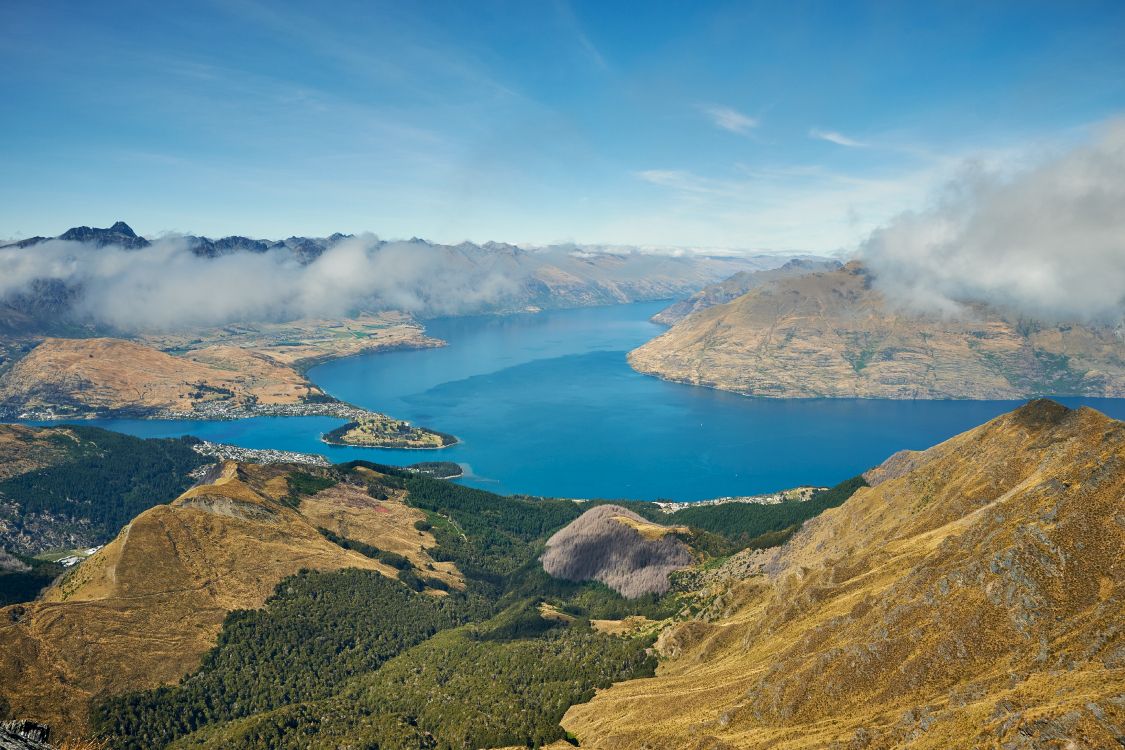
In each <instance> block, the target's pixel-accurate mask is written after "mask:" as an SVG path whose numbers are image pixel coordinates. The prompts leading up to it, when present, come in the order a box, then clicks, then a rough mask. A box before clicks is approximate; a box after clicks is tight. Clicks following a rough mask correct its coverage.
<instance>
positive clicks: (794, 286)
mask: <svg viewBox="0 0 1125 750" xmlns="http://www.w3.org/2000/svg"><path fill="white" fill-rule="evenodd" d="M870 281H871V280H870V278H869V276H868V274H867V272H866V271H865V270H864V268H863V267H862V266H860V265H859V264H857V263H849V264H848V265H847V266H845V267H844V268H842V269H840V270H837V271H831V272H824V273H812V274H806V275H801V276H797V277H790V278H783V279H780V280H777V281H775V282H772V283H770V284H768V285H765V286H762V287H759V288H757V289H753V290H751V291H750V292H748V293H747V294H744V295H743V296H741V297H738V298H737V299H735V300H732V301H731V302H728V303H726V304H723V305H719V306H716V307H712V308H710V309H707V310H703V311H702V312H698V313H696V314H694V315H690V316H689V317H687V318H686V319H684V320H683V321H682V322H680V323H679V324H677V325H676V326H674V327H673V328H672V329H671V330H669V331H667V332H665V333H664V334H663V335H661V336H659V337H657V338H655V339H653V340H652V341H650V342H648V343H647V344H645V345H644V346H642V347H640V348H638V349H635V350H633V351H632V352H630V353H629V363H630V364H631V365H632V366H633V367H634V368H635V369H636V370H638V371H640V372H643V373H648V374H651V375H657V376H659V377H662V378H665V379H668V380H674V381H678V382H684V383H691V384H694V385H704V386H709V387H713V388H719V389H722V390H729V391H735V392H737V393H745V394H748V395H754V396H770V397H779V398H813V397H860V398H904V399H905V398H973V399H1015V398H1025V397H1028V396H1033V395H1037V394H1053V395H1067V394H1077V395H1089V396H1110V397H1120V396H1125V340H1123V339H1122V338H1121V334H1120V331H1115V330H1113V329H1112V328H1110V327H1105V326H1103V327H1084V326H1080V325H1058V326H1038V325H1032V324H1028V323H1026V322H1020V321H1008V320H1005V319H1003V318H1002V317H1000V316H999V315H997V314H996V313H995V312H993V311H989V310H987V309H984V308H977V309H974V310H973V311H972V315H971V316H970V317H964V318H960V319H953V318H941V317H926V316H919V315H916V314H914V313H906V312H901V311H895V310H894V309H892V308H891V307H890V306H889V305H888V304H887V302H886V300H884V298H883V297H882V295H881V294H879V293H878V292H877V291H876V290H874V289H873V288H872V287H871V283H870Z"/></svg>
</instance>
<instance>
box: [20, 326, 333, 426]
mask: <svg viewBox="0 0 1125 750" xmlns="http://www.w3.org/2000/svg"><path fill="white" fill-rule="evenodd" d="M310 396H323V393H322V392H321V390H320V389H319V388H317V387H316V386H314V385H312V384H311V383H309V382H308V381H307V380H305V378H304V377H302V376H301V375H300V374H299V373H297V372H296V371H295V370H293V369H292V368H290V367H287V366H285V365H281V364H278V363H277V362H274V361H273V360H271V359H269V358H268V357H265V356H263V355H260V354H255V353H251V352H247V351H244V350H242V349H239V348H237V347H234V346H215V347H210V348H208V349H200V350H197V351H193V352H191V353H190V354H189V355H187V356H183V357H174V356H172V355H170V354H165V353H164V352H161V351H158V350H156V349H152V348H150V347H147V346H144V345H143V344H137V343H134V342H131V341H124V340H122V339H108V338H98V339H46V340H45V341H44V342H43V343H41V344H40V345H39V346H37V347H35V349H33V350H32V351H31V352H29V353H28V355H27V356H26V357H24V358H23V359H21V360H20V361H18V362H17V363H16V364H15V365H13V366H12V368H11V369H10V370H9V371H8V372H6V373H5V374H4V375H3V376H2V377H0V408H6V409H8V410H32V411H34V410H39V409H47V410H50V411H53V412H55V413H57V414H60V415H61V414H75V415H85V414H90V413H110V412H127V411H132V412H136V413H144V412H152V411H157V410H162V409H164V410H169V411H175V412H185V413H186V412H190V411H192V410H193V409H196V408H198V407H199V406H200V405H202V404H206V403H209V402H224V403H227V404H230V405H231V406H234V407H246V406H248V405H251V404H291V403H298V402H301V401H304V400H306V399H308V398H309V397H310Z"/></svg>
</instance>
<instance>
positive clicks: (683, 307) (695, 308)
mask: <svg viewBox="0 0 1125 750" xmlns="http://www.w3.org/2000/svg"><path fill="white" fill-rule="evenodd" d="M840 266H841V263H840V261H837V260H812V259H809V258H793V259H792V260H790V261H788V262H787V263H786V264H785V265H783V266H781V267H780V268H771V269H767V270H764V271H739V272H738V273H736V274H735V275H734V276H731V277H730V278H728V279H723V280H722V281H720V282H718V283H717V284H710V285H708V286H705V287H704V288H703V289H700V290H699V291H698V292H696V293H695V294H693V295H691V296H690V297H688V298H687V299H682V300H680V301H678V302H673V303H672V304H671V305H669V306H668V307H666V308H664V309H663V310H661V311H660V312H658V313H657V314H656V315H653V316H652V322H653V323H662V324H663V325H666V326H670V325H675V324H676V323H679V322H680V321H681V320H683V319H684V318H686V317H687V316H689V315H691V314H692V313H695V312H699V311H700V310H707V309H709V308H712V307H714V306H715V305H721V304H723V303H725V302H730V301H731V300H732V299H734V298H735V297H741V296H742V295H743V294H746V293H747V292H749V291H750V290H751V289H757V288H758V287H760V286H764V285H766V284H770V283H772V282H775V281H778V280H779V279H784V278H788V277H791V276H802V275H804V274H806V273H813V272H815V271H832V270H835V269H837V268H839V267H840Z"/></svg>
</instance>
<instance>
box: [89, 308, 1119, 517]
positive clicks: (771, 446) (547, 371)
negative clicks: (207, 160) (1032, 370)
mask: <svg viewBox="0 0 1125 750" xmlns="http://www.w3.org/2000/svg"><path fill="white" fill-rule="evenodd" d="M662 306H663V305H662V304H660V303H641V304H632V305H619V306H613V307H600V308H589V309H583V310H567V311H554V312H546V313H540V314H537V315H532V314H527V315H514V316H507V317H469V318H454V319H445V320H434V321H430V322H429V323H427V331H428V332H429V333H430V334H431V335H434V336H437V337H439V338H442V339H444V340H446V341H447V342H448V343H449V345H448V346H446V347H442V348H440V349H424V350H413V351H411V350H406V351H396V352H389V353H383V354H371V355H362V356H358V357H352V358H348V359H342V360H337V361H334V362H330V363H328V364H325V365H321V366H319V367H316V368H314V369H313V370H311V371H310V372H309V377H310V378H311V379H312V380H313V381H314V382H316V383H317V384H318V385H320V386H321V387H323V388H324V389H325V390H326V391H328V392H329V393H331V394H332V395H334V396H336V397H338V398H341V399H343V400H345V401H349V402H351V403H354V404H358V405H360V406H364V407H367V408H370V409H373V410H377V411H383V412H386V413H388V414H391V415H393V416H396V417H400V418H404V419H408V420H411V421H412V422H415V423H417V424H420V425H424V426H428V427H432V428H434V429H437V430H441V431H443V432H450V433H453V434H454V435H457V436H458V437H459V438H460V439H461V440H462V443H461V444H459V445H456V446H453V447H450V448H446V449H443V450H439V451H391V450H378V449H372V448H353V447H339V446H329V445H326V444H325V443H323V442H321V440H320V436H321V435H322V434H323V433H324V432H327V431H328V430H330V429H332V428H333V427H336V426H338V425H339V424H340V420H336V419H331V418H320V417H309V418H293V417H288V418H286V417H263V418H256V419H247V420H240V421H234V422H199V421H145V420H97V421H95V422H93V423H94V424H98V425H100V426H104V427H106V428H108V429H115V430H119V431H122V432H128V433H131V434H134V435H140V436H144V437H168V436H175V435H185V434H191V435H196V436H198V437H201V438H204V439H207V440H213V441H216V442H225V443H233V444H236V445H241V446H245V447H249V448H280V449H285V450H296V451H304V452H310V453H320V454H323V455H325V456H327V457H328V458H329V459H330V460H332V461H337V462H338V461H347V460H351V459H355V458H365V459H368V460H372V461H377V462H381V463H391V464H408V463H413V462H416V461H424V460H436V459H442V460H450V461H457V462H459V463H462V464H463V465H465V466H467V467H468V469H469V471H468V475H467V477H466V478H465V479H464V480H463V481H464V482H465V483H467V484H471V485H474V486H479V487H484V488H486V489H490V490H492V491H495V492H502V493H527V494H535V495H551V496H556V497H611V498H625V497H628V498H636V499H645V500H651V499H656V498H670V499H674V500H700V499H705V498H711V497H718V496H724V495H740V494H754V493H759V492H767V491H771V490H777V489H782V488H786V487H792V486H794V485H798V484H824V485H830V484H834V483H836V482H838V481H841V480H843V479H846V478H848V477H851V476H854V475H855V474H858V473H859V472H861V471H863V470H865V469H867V468H869V467H871V466H874V465H876V464H878V463H879V462H881V461H882V460H883V459H884V458H886V457H887V456H889V455H890V454H891V453H894V452H895V451H897V450H900V449H903V448H926V447H929V446H930V445H933V444H934V443H937V442H940V441H941V440H944V439H946V438H948V437H951V436H953V435H955V434H957V433H958V432H961V431H963V430H966V429H968V428H970V427H973V426H975V425H978V424H980V423H982V422H984V421H986V420H988V419H990V418H992V417H994V416H997V415H999V414H1002V413H1003V412H1006V411H1010V410H1011V409H1013V408H1015V407H1016V406H1018V405H1019V403H1020V402H1017V401H873V400H862V399H854V400H853V399H848V400H841V399H815V400H767V399H753V398H746V397H742V396H736V395H733V394H729V393H722V392H719V391H712V390H707V389H703V388H695V387H692V386H685V385H678V384H673V383H665V382H663V381H660V380H657V379H655V378H651V377H647V376H644V375H639V374H637V373H636V372H634V371H633V370H632V369H630V367H629V365H628V364H627V363H626V361H625V354H626V352H627V351H629V350H630V349H632V348H635V347H636V346H639V345H640V344H642V343H644V342H645V341H647V340H648V339H650V338H652V337H653V336H655V335H657V334H659V333H660V332H661V331H662V330H663V328H662V327H660V326H657V325H655V324H653V323H650V322H649V320H648V318H649V316H651V315H652V314H653V313H654V312H656V311H657V310H659V309H660V308H661V307H662ZM1060 401H1063V402H1064V403H1066V404H1068V405H1071V406H1074V405H1078V404H1088V405H1090V406H1093V407H1094V408H1097V409H1099V410H1100V411H1103V412H1105V413H1106V414H1109V415H1110V416H1113V417H1116V418H1118V419H1121V418H1125V400H1122V399H1116V400H1110V399H1060Z"/></svg>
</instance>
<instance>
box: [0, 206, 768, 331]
mask: <svg viewBox="0 0 1125 750" xmlns="http://www.w3.org/2000/svg"><path fill="white" fill-rule="evenodd" d="M71 238H73V239H71ZM786 260H787V258H786V257H780V256H779V257H774V256H758V257H754V258H745V257H713V256H705V255H695V254H681V255H675V254H668V253H653V252H642V251H639V250H632V251H630V250H622V249H620V248H608V249H607V248H596V249H591V248H575V247H569V246H565V247H552V248H540V249H534V250H527V249H523V248H519V247H516V246H513V245H506V244H499V243H486V244H484V245H473V244H469V243H464V244H461V245H454V246H450V245H435V244H431V243H428V242H425V241H422V240H411V241H408V242H385V241H382V240H380V239H379V238H377V237H375V236H374V235H370V234H364V235H359V236H345V235H333V236H332V237H329V238H324V239H309V238H289V239H288V240H284V241H281V242H270V241H264V240H252V239H248V238H243V237H228V238H224V239H222V240H209V239H207V238H202V237H191V236H173V237H166V238H162V239H157V240H155V241H151V242H150V241H148V240H145V239H144V238H139V237H136V235H134V234H133V232H132V230H131V229H130V228H129V227H128V226H127V225H125V224H124V223H121V222H119V223H118V224H115V225H114V226H113V227H111V228H110V229H105V230H102V229H90V228H87V227H81V228H78V229H75V230H70V231H69V232H67V233H66V234H64V235H62V236H60V237H59V238H54V239H45V238H33V239H32V240H27V241H23V242H20V243H16V244H12V245H8V246H5V247H0V305H4V304H6V305H8V307H9V309H17V310H25V309H35V310H38V311H39V312H42V310H43V309H44V307H47V308H48V312H49V315H50V316H53V317H58V316H59V315H60V314H62V315H65V316H66V317H67V318H68V319H69V320H71V321H72V322H78V323H83V324H92V325H94V326H97V327H102V328H109V329H113V330H117V331H123V332H137V331H165V330H176V329H190V328H198V327H206V326H216V325H224V324H229V323H236V322H252V321H257V322H261V321H277V320H292V319H298V318H306V317H336V316H342V315H347V314H349V313H351V312H355V311H357V310H361V309H383V308H391V309H398V310H405V311H407V312H411V313H414V314H417V315H420V316H426V317H431V316H440V315H456V314H464V313H473V312H493V311H498V310H508V309H512V310H514V309H520V308H522V307H525V306H527V305H538V306H543V307H567V306H576V305H587V304H606V303H611V302H627V301H633V300H640V299H663V298H669V297H677V296H684V295H686V294H690V293H691V292H692V291H694V290H695V289H698V288H700V287H702V286H704V285H706V284H708V283H711V282H714V281H717V280H719V279H722V278H725V277H727V276H729V275H731V274H733V273H736V272H738V271H741V270H748V269H756V268H768V267H773V266H776V265H780V264H781V263H784V262H785V261H786ZM45 290H49V291H50V295H51V300H50V302H51V304H49V305H47V304H46V300H45V296H46V295H45ZM59 308H63V309H62V312H61V313H60V310H59ZM40 318H42V315H40Z"/></svg>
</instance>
